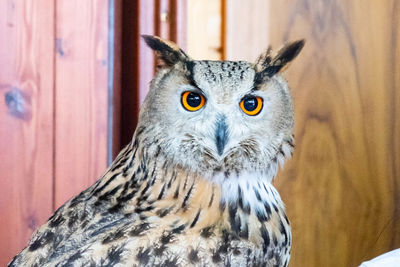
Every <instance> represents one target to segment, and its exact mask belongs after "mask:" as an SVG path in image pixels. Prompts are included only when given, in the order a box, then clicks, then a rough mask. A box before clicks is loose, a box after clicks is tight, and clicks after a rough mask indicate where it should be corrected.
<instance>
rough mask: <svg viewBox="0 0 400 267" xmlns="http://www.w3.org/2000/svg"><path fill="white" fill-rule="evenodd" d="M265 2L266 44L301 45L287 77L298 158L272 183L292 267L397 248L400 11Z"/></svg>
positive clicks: (367, 4) (350, 4)
mask: <svg viewBox="0 0 400 267" xmlns="http://www.w3.org/2000/svg"><path fill="white" fill-rule="evenodd" d="M270 4H271V5H270V10H271V12H270V23H271V25H272V24H273V25H275V26H271V27H270V33H271V34H270V38H271V43H272V44H273V45H274V46H276V45H278V44H280V43H282V42H285V41H287V40H292V39H297V38H305V39H306V40H307V44H306V46H305V49H304V51H303V53H302V55H300V57H299V58H298V60H297V62H295V63H293V65H292V66H291V67H290V68H289V69H288V71H287V75H286V76H287V78H288V79H289V81H290V84H291V85H292V87H293V95H294V101H295V115H296V132H295V134H296V150H295V153H294V157H293V159H292V161H291V162H290V163H289V164H288V165H287V166H286V168H285V170H284V172H282V173H281V175H280V176H279V177H278V178H279V179H278V180H277V183H278V188H279V190H280V192H281V193H282V195H283V198H284V199H285V201H286V203H287V208H288V213H289V216H290V218H291V219H292V224H293V229H294V233H293V236H294V241H293V245H294V247H293V266H357V265H358V264H360V262H361V261H363V260H367V259H370V258H371V257H375V256H377V255H379V254H381V253H384V252H386V251H389V250H392V249H395V248H398V247H399V246H400V202H399V200H400V187H399V186H400V138H399V136H400V65H399V62H400V15H399V14H400V3H399V2H398V1H396V0H393V1H392V0H384V1H372V0H370V1H361V0H359V1H344V0H332V1H321V0H318V1H310V0H298V1H287V0H286V1H271V3H270Z"/></svg>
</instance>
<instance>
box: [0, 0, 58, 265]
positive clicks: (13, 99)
mask: <svg viewBox="0 0 400 267" xmlns="http://www.w3.org/2000/svg"><path fill="white" fill-rule="evenodd" d="M53 33H54V2H53V1H47V0H35V1H11V0H6V1H1V2H0V183H1V186H0V226H1V227H0V240H1V241H0V266H5V265H6V264H7V263H8V262H9V261H10V259H11V258H12V257H13V256H14V255H15V254H17V253H18V252H19V251H20V250H21V249H22V248H23V247H24V246H25V245H26V244H27V242H28V239H29V237H30V236H31V234H32V232H33V230H34V229H36V227H37V226H39V225H40V224H42V223H44V222H45V220H46V218H48V217H49V216H50V214H51V212H52V197H53V193H52V186H53V137H54V136H53V126H54V125H53V82H54V71H53V67H54V64H53V57H54V52H53V51H54V36H53Z"/></svg>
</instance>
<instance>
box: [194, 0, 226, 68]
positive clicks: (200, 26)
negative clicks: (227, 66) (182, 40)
mask: <svg viewBox="0 0 400 267" xmlns="http://www.w3.org/2000/svg"><path fill="white" fill-rule="evenodd" d="M221 2H222V1H221V0H212V1H209V2H208V4H207V5H205V4H204V1H201V0H189V1H188V10H187V12H188V15H187V18H188V20H187V27H188V33H189V34H188V35H187V43H188V49H187V52H188V54H189V55H190V56H191V57H192V58H194V59H208V60H219V59H222V43H221V32H222V25H221V19H222V16H221V8H222V7H221Z"/></svg>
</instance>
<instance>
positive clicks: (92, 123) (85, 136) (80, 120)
mask: <svg viewBox="0 0 400 267" xmlns="http://www.w3.org/2000/svg"><path fill="white" fill-rule="evenodd" d="M56 16H57V23H56V46H57V47H56V52H57V53H56V61H55V62H56V66H55V69H56V81H55V85H56V94H55V104H56V128H55V134H56V135H55V136H56V138H55V141H56V143H55V145H56V148H55V177H56V181H55V206H56V207H58V206H60V205H61V204H63V203H64V202H65V201H66V200H68V199H69V198H71V197H72V196H74V195H75V194H77V193H79V192H80V191H81V190H83V189H85V188H86V187H88V186H89V185H91V184H92V183H93V182H94V181H95V180H97V179H98V178H99V177H100V175H101V174H102V173H103V172H104V171H105V168H106V158H107V101H108V98H107V96H108V93H107V72H108V1H81V0H60V1H57V5H56Z"/></svg>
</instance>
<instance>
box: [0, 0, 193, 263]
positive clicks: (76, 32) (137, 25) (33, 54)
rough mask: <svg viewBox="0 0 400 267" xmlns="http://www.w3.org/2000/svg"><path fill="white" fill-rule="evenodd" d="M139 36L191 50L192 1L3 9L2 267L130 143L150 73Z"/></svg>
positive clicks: (72, 0) (44, 1)
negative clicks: (188, 11) (188, 45)
mask: <svg viewBox="0 0 400 267" xmlns="http://www.w3.org/2000/svg"><path fill="white" fill-rule="evenodd" d="M140 34H157V35H160V36H162V37H163V38H167V39H171V40H174V41H176V42H177V43H179V44H180V46H181V47H185V46H186V1H185V0H151V1H150V0H140V1H125V0H91V1H81V0H57V1H56V0H53V1H49V0H38V1H36V0H27V1H13V0H5V1H1V2H0V125H1V127H0V179H1V180H0V181H1V187H0V226H1V227H0V240H2V241H1V242H0V266H4V265H6V264H7V262H9V260H10V259H11V257H12V256H14V255H15V254H16V253H18V251H20V250H21V249H22V248H23V247H24V246H25V245H26V244H27V242H28V239H29V237H30V236H31V234H32V232H33V230H35V229H36V228H37V227H38V226H40V225H41V224H42V223H44V222H45V220H46V219H47V218H48V217H49V216H50V215H51V213H52V212H53V211H54V210H55V209H56V208H58V207H59V206H60V205H62V204H63V203H64V202H65V201H66V200H68V199H69V198H71V197H72V196H74V195H76V194H77V193H79V192H80V191H82V190H83V189H85V188H86V187H88V186H89V185H91V184H92V183H93V182H94V181H95V180H97V179H98V178H99V177H100V176H101V174H102V173H103V172H104V171H105V169H106V166H107V164H108V163H109V162H110V160H111V159H112V157H113V156H115V155H116V154H117V153H118V152H119V150H120V149H121V147H123V146H125V145H126V144H127V143H128V142H129V141H130V139H131V137H132V134H133V131H134V129H135V126H136V121H137V113H138V109H139V106H140V103H142V101H143V99H144V97H145V95H146V93H147V90H148V86H149V83H150V80H151V78H152V76H153V72H154V58H153V53H152V52H151V50H150V49H148V48H147V47H146V46H145V44H144V42H143V41H142V40H141V38H140Z"/></svg>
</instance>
